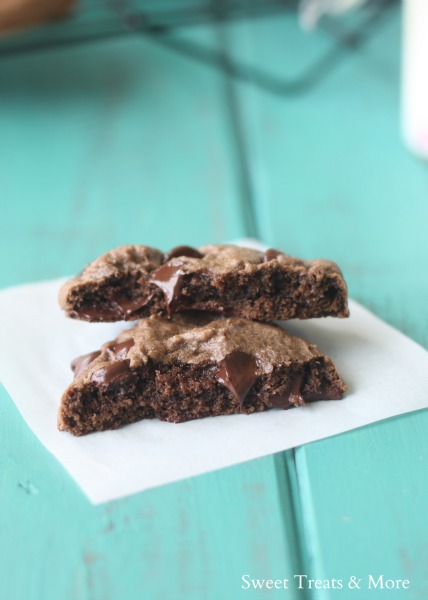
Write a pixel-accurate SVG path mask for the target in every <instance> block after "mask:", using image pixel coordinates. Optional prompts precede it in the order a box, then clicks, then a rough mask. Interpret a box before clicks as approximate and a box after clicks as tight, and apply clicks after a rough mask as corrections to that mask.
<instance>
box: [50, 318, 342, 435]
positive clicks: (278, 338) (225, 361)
mask: <svg viewBox="0 0 428 600" xmlns="http://www.w3.org/2000/svg"><path fill="white" fill-rule="evenodd" d="M72 368H73V370H74V374H75V379H74V382H73V383H72V384H71V385H70V386H69V388H68V389H67V390H66V391H65V393H64V395H63V397H62V402H61V407H60V411H59V419H58V426H59V429H61V430H66V431H69V432H71V433H72V434H74V435H82V434H86V433H90V432H92V431H102V430H105V429H116V428H117V427H120V426H121V425H125V424H127V423H133V422H135V421H138V420H140V419H152V418H155V417H157V418H159V419H161V420H163V421H171V422H174V423H180V422H182V421H188V420H191V419H200V418H203V417H208V416H216V415H230V414H234V413H247V414H248V413H252V412H260V411H264V410H266V409H268V408H273V407H278V408H284V409H285V408H289V407H291V406H303V405H304V404H305V402H312V401H314V400H330V399H332V400H333V399H340V398H342V396H343V393H344V392H345V391H346V385H345V383H344V382H343V381H342V379H341V377H340V375H339V374H338V372H337V370H336V368H335V366H334V364H333V362H332V361H331V359H330V358H328V357H327V356H325V355H323V354H322V353H321V352H320V350H319V349H318V348H317V347H316V346H314V345H312V344H308V343H307V342H305V341H304V340H302V339H300V338H296V337H292V336H290V335H288V334H287V333H286V332H285V331H284V330H283V329H281V328H280V327H278V326H276V325H267V324H263V323H259V322H256V321H248V320H246V319H240V318H236V317H231V318H228V319H222V318H214V317H213V316H212V315H208V314H199V315H196V316H195V315H194V314H183V315H177V316H175V317H174V318H172V319H167V318H164V317H160V316H152V317H150V318H147V319H143V320H142V321H140V322H139V323H138V324H137V325H136V326H135V327H134V328H133V329H129V330H126V331H124V332H122V333H121V334H120V335H119V337H118V338H117V339H116V340H114V341H112V342H108V343H106V344H104V345H103V346H102V348H101V350H100V351H97V352H92V353H91V354H88V355H85V356H83V357H79V358H78V359H76V360H75V361H73V363H72Z"/></svg>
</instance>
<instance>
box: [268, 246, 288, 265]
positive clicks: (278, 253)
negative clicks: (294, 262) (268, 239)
mask: <svg viewBox="0 0 428 600" xmlns="http://www.w3.org/2000/svg"><path fill="white" fill-rule="evenodd" d="M281 254H284V252H281V251H280V250H275V248H269V249H268V250H266V252H265V254H264V262H269V261H271V260H274V259H275V258H278V256H281Z"/></svg>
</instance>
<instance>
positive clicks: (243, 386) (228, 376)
mask: <svg viewBox="0 0 428 600" xmlns="http://www.w3.org/2000/svg"><path fill="white" fill-rule="evenodd" d="M256 369H257V361H256V359H255V358H254V356H252V355H251V354H247V353H246V352H241V351H240V350H234V351H233V352H231V353H230V354H228V355H227V356H226V357H225V358H224V359H223V360H222V361H221V362H220V364H219V369H218V373H217V379H218V381H219V382H220V383H222V384H223V385H224V386H226V387H227V389H228V390H229V391H230V392H232V394H233V396H234V397H235V398H236V399H237V400H238V402H239V404H240V405H241V411H242V410H243V407H244V401H245V398H246V397H247V395H248V392H249V391H250V390H251V388H252V387H253V384H254V382H255V380H256Z"/></svg>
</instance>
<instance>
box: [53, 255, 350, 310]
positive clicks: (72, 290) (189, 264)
mask: <svg viewBox="0 0 428 600" xmlns="http://www.w3.org/2000/svg"><path fill="white" fill-rule="evenodd" d="M59 300H60V305H61V307H62V308H63V309H64V310H65V312H66V314H67V315H68V316H69V317H72V318H75V319H81V320H85V321H119V320H136V319H140V318H144V317H148V316H150V315H169V316H171V315H172V314H174V313H180V312H183V311H189V310H201V311H209V312H216V313H221V314H223V315H227V316H237V317H243V318H247V319H256V320H259V321H274V320H286V319H292V318H298V319H309V318H314V317H327V316H335V317H347V316H348V315H349V311H348V299H347V287H346V283H345V281H344V279H343V276H342V273H341V271H340V269H339V267H338V266H337V265H336V264H335V263H334V262H331V261H328V260H323V259H320V260H311V261H303V260H299V259H296V258H293V257H290V256H287V255H286V254H284V253H283V252H280V251H278V250H273V249H270V250H267V251H266V252H264V253H263V252H260V251H258V250H253V249H250V248H241V247H237V246H231V245H223V246H219V245H217V246H216V245H211V246H203V247H201V248H199V249H195V248H191V247H189V246H178V247H177V248H173V249H172V250H171V251H170V252H168V253H166V254H163V253H162V252H160V251H159V250H156V249H155V248H150V247H148V246H121V247H119V248H116V249H115V250H112V251H110V252H107V253H106V254H103V255H102V256H100V257H99V258H98V259H97V260H96V261H94V262H93V263H91V264H90V265H89V266H88V267H87V268H86V269H85V270H84V271H83V272H82V274H81V275H79V276H77V277H75V278H73V279H71V280H69V281H68V282H66V283H65V284H64V286H63V287H62V289H61V292H60V299H59Z"/></svg>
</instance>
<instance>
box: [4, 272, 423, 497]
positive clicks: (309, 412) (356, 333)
mask: <svg viewBox="0 0 428 600" xmlns="http://www.w3.org/2000/svg"><path fill="white" fill-rule="evenodd" d="M61 283H62V280H61V281H59V280H56V281H47V282H44V283H37V284H30V285H23V286H19V287H14V288H9V289H6V290H4V291H2V292H0V315H2V317H1V319H2V323H1V331H2V337H3V341H2V344H1V345H0V381H1V382H2V383H3V385H4V386H5V388H6V389H7V391H8V392H9V394H10V396H11V397H12V399H13V401H14V402H15V404H16V406H17V407H18V409H19V410H20V412H21V414H22V416H23V417H24V419H25V420H26V422H27V424H28V426H29V427H30V428H31V429H32V430H33V432H34V433H35V435H37V437H38V438H39V439H40V441H41V442H42V443H43V444H44V445H45V446H46V447H47V448H48V450H50V452H52V454H53V455H54V456H55V457H56V458H57V459H58V460H59V461H60V462H61V463H62V465H63V466H64V467H65V468H66V469H67V471H68V472H69V473H70V475H71V476H72V477H73V478H74V479H75V481H76V482H77V483H78V484H79V486H80V487H81V488H82V490H83V491H84V492H85V494H86V495H87V496H88V498H89V499H90V500H91V501H92V502H93V503H95V504H97V503H101V502H106V501H108V500H112V499H115V498H119V497H121V496H125V495H128V494H133V493H135V492H139V491H142V490H145V489H148V488H152V487H155V486H160V485H164V484H166V483H169V482H172V481H177V480H179V479H183V478H186V477H192V476H194V475H199V474H201V473H206V472H207V471H211V470H214V469H220V468H222V467H227V466H230V465H234V464H237V463H240V462H243V461H247V460H250V459H252V458H256V457H260V456H264V455H266V454H271V453H274V452H278V451H281V450H285V449H288V448H292V447H294V446H299V445H301V444H305V443H308V442H312V441H314V440H319V439H321V438H325V437H328V436H331V435H335V434H338V433H341V432H344V431H348V430H350V429H354V428H356V427H360V426H362V425H366V424H368V423H372V422H374V421H378V420H380V419H385V418H387V417H391V416H393V415H398V414H401V413H405V412H409V411H413V410H417V409H421V408H425V407H427V406H428V377H427V373H428V353H427V352H426V351H425V350H424V349H423V348H421V347H420V346H418V345H417V344H416V343H415V342H413V341H412V340H410V339H409V338H407V337H405V336H404V335H402V334H401V333H399V332H398V331H396V330H394V329H393V328H392V327H390V326H389V325H387V324H386V323H384V322H383V321H381V320H380V319H378V318H377V317H375V316H374V315H373V314H371V313H370V312H369V311H367V310H366V309H364V308H363V307H362V306H360V305H359V304H357V303H356V302H351V303H350V309H351V317H350V318H349V319H333V318H327V319H315V320H312V321H290V322H288V323H287V324H286V325H285V328H286V329H287V331H289V332H290V333H292V334H295V335H299V336H302V337H304V338H306V339H307V340H309V341H311V342H314V343H316V344H317V345H318V346H319V347H320V348H321V350H322V351H323V352H325V353H327V354H328V355H330V356H331V357H332V358H333V360H334V361H335V363H336V365H337V367H338V369H339V371H340V373H341V375H342V376H343V378H344V379H345V381H346V382H347V383H348V385H349V392H348V393H347V395H346V396H345V399H344V400H341V401H325V402H315V403H313V404H309V405H307V406H306V407H303V408H300V407H299V408H296V409H291V410H288V411H282V410H279V409H273V410H270V411H267V412H265V413H260V414H253V415H251V416H246V415H233V416H226V417H215V418H207V419H203V420H200V421H193V422H189V423H182V424H177V425H176V424H171V423H162V422H160V421H157V420H147V421H141V422H139V423H135V424H133V425H129V426H126V427H123V428H122V429H119V430H116V431H106V432H103V433H94V434H90V435H87V436H85V437H80V438H75V437H73V436H72V435H70V434H68V433H65V432H62V433H60V432H59V431H58V430H57V426H56V418H57V410H58V406H59V402H60V398H61V394H62V392H63V391H64V389H65V388H66V387H67V385H68V384H69V383H70V382H71V380H72V373H71V370H70V362H71V360H72V359H73V358H74V357H76V356H78V355H80V354H85V353H87V352H90V351H92V350H95V349H98V347H99V346H100V345H101V344H102V343H104V342H105V341H107V340H110V339H113V338H114V337H116V336H117V334H118V333H119V332H120V331H121V330H122V329H123V327H124V324H123V323H114V324H104V323H100V324H88V323H83V322H79V321H74V320H72V319H68V318H66V317H65V316H64V314H63V313H62V312H61V310H60V309H59V307H58V303H57V294H58V289H59V286H60V284H61ZM125 326H132V323H131V324H127V325H125Z"/></svg>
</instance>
